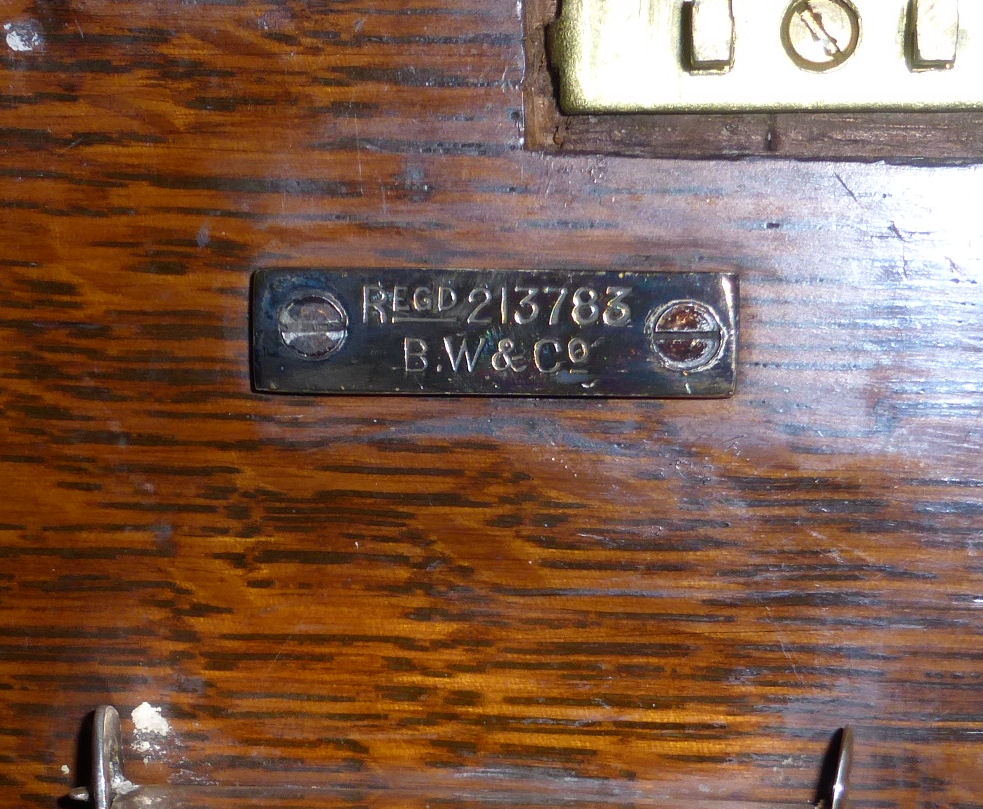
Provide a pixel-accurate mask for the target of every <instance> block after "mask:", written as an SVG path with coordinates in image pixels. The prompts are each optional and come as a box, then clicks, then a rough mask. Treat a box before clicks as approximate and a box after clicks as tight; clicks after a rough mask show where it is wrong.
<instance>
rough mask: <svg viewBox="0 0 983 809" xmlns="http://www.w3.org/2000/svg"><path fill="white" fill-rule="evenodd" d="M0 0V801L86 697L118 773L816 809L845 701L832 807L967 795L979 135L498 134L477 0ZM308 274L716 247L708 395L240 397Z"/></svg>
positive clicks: (492, 14) (516, 17) (972, 731)
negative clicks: (717, 338)
mask: <svg viewBox="0 0 983 809" xmlns="http://www.w3.org/2000/svg"><path fill="white" fill-rule="evenodd" d="M3 13H4V15H5V17H4V19H2V20H0V24H2V23H5V22H7V21H8V20H9V21H16V22H19V23H23V22H30V23H31V24H32V25H34V26H35V27H36V29H37V30H38V31H39V32H40V33H41V34H42V35H43V43H44V44H43V49H38V50H35V51H33V52H17V51H14V50H11V49H10V48H9V47H7V46H6V45H4V44H3V43H2V42H0V50H2V57H0V70H2V75H3V86H2V93H0V129H2V149H0V207H2V211H3V213H2V215H0V272H2V279H3V287H2V289H3V294H2V297H0V339H2V344H3V347H4V351H3V353H2V355H0V357H2V359H0V380H2V382H0V430H2V433H0V435H2V441H0V464H2V466H0V468H2V478H0V479H2V483H3V489H4V491H3V501H2V503H3V505H2V512H0V699H2V707H3V709H2V712H0V795H2V796H3V798H4V802H5V803H7V804H10V805H18V806H38V807H51V806H54V805H55V803H56V800H57V798H58V797H59V796H60V795H61V794H63V793H64V791H65V790H66V789H67V787H68V786H69V785H70V784H71V783H72V782H73V781H75V780H76V779H77V778H78V775H77V773H76V772H75V768H76V765H75V762H74V755H75V747H76V741H77V734H78V732H79V727H80V723H81V721H82V719H83V717H84V716H85V714H86V712H87V711H89V710H90V709H91V708H92V707H93V706H94V705H95V704H98V703H101V702H112V703H115V704H117V705H118V706H119V707H120V709H121V710H122V712H123V715H124V733H125V734H126V735H127V737H128V738H129V739H130V740H131V741H132V742H134V743H135V744H137V745H139V744H140V742H141V741H144V742H148V744H149V746H148V747H147V748H146V749H142V750H141V749H139V748H138V747H131V748H128V750H127V757H128V761H127V764H128V768H129V774H130V775H131V777H133V778H134V780H137V781H141V782H145V783H167V782H178V783H190V784H199V785H200V784H205V783H212V782H217V783H220V784H223V785H225V786H230V785H234V784H258V785H264V786H265V787H266V788H268V789H269V788H272V787H276V786H288V785H294V786H304V785H314V784H336V783H339V782H341V781H352V780H358V779H363V780H362V783H370V782H373V779H374V782H387V783H388V782H392V783H401V780H400V779H401V777H402V776H403V775H405V774H406V773H409V772H411V773H413V774H414V776H415V777H416V778H418V779H419V780H418V783H419V784H426V783H427V781H428V779H431V780H432V782H433V783H435V784H436V783H438V782H440V783H446V781H447V779H448V777H452V776H453V775H454V774H460V773H475V772H485V773H494V774H497V775H499V776H501V777H503V778H513V779H519V780H520V781H521V782H522V783H524V784H527V785H529V786H530V787H531V788H536V785H537V784H538V785H539V787H538V788H540V789H542V790H544V791H548V787H549V785H551V784H553V785H555V783H556V779H562V778H567V777H577V778H582V779H592V780H590V781H585V782H584V784H585V788H586V785H587V784H589V783H594V784H596V783H602V784H605V785H607V788H608V789H609V790H610V792H611V794H612V795H613V796H615V797H616V798H617V799H618V801H620V802H621V803H622V805H623V804H624V803H625V802H632V803H634V804H639V805H642V804H644V805H662V804H665V805H679V806H684V805H691V803H690V802H691V801H692V800H693V799H696V798H707V799H714V798H731V799H735V800H759V801H786V802H792V803H799V802H804V801H805V800H807V799H808V798H809V797H810V796H811V794H812V790H813V787H814V782H815V778H816V775H817V773H818V768H819V761H820V758H821V756H822V753H823V750H824V748H825V745H826V743H827V741H828V739H829V736H830V734H831V733H832V731H833V730H835V728H837V727H839V726H840V725H843V724H847V723H850V724H853V725H855V726H856V729H857V744H858V762H857V769H856V774H855V776H854V783H855V795H856V804H857V805H858V806H861V807H884V806H899V807H900V806H904V807H960V809H969V807H979V806H983V799H981V798H980V796H979V777H978V773H979V772H980V770H981V765H983V721H981V708H983V690H981V684H983V652H980V651H979V649H980V636H981V632H983V621H981V618H980V616H981V610H983V578H981V574H983V562H981V558H983V557H981V555H980V551H981V547H980V536H981V529H983V463H981V461H980V450H979V448H980V442H981V435H983V420H981V409H980V408H981V400H980V391H981V389H983V361H981V360H983V349H981V344H980V340H979V334H980V327H981V325H983V297H981V291H980V289H981V287H980V281H981V280H983V260H981V255H983V252H981V237H980V228H979V224H978V216H977V213H976V211H975V200H976V198H977V197H978V189H979V185H980V179H981V177H980V170H979V169H977V168H972V167H950V168H911V167H908V168H904V167H890V166H886V165H857V164H830V163H821V162H815V163H791V162H786V161H781V160H778V161H771V162H767V163H765V162H743V163H742V162H699V161H692V162H672V161H654V160H631V159H618V158H607V157H601V156H585V157H564V156H558V155H555V154H542V153H536V152H531V151H527V150H525V149H524V148H523V143H524V138H525V139H526V140H527V141H528V140H529V139H530V137H531V134H530V133H531V132H532V131H534V127H532V125H531V123H530V126H527V127H526V128H525V129H523V126H522V124H523V95H522V87H521V83H522V79H523V73H524V55H523V48H522V25H523V23H522V19H521V18H520V12H519V10H518V9H517V8H516V6H515V4H510V3H507V2H499V0H485V1H484V2H476V1H473V0H455V2H449V0H447V1H446V2H444V1H443V0H442V1H441V2H432V1H431V0H427V2H423V0H393V1H392V2H387V3H382V4H380V3H374V4H367V3H362V2H356V1H355V0H352V1H351V2H320V3H319V2H307V3H300V2H293V1H292V0H290V1H289V2H282V3H260V2H242V3H237V4H228V3H208V2H195V3H186V4H180V5H175V4H167V3H155V2H149V1H146V2H114V3H109V2H105V0H87V2H85V3H82V2H75V1H74V0H62V1H59V2H47V0H38V2H37V3H21V4H18V3H13V4H10V5H8V6H7V7H6V8H5V10H4V12H3ZM818 137H819V136H818V135H810V134H808V133H804V134H803V135H802V139H803V140H802V142H803V143H805V142H808V143H814V144H815V145H814V149H815V153H817V154H827V155H829V156H834V157H835V156H839V153H838V152H837V151H836V149H835V148H833V147H831V146H829V144H828V143H820V142H819V141H814V140H813V139H814V138H818ZM974 137H975V136H974ZM786 142H788V141H786ZM331 266H386V267H389V266H392V267H397V266H424V267H454V266H459V267H460V266H463V267H515V268H522V267H532V268H536V267H555V266H561V267H593V266H602V267H605V268H611V267H614V268H630V269H658V270H676V269H678V270H690V269H733V270H737V271H738V272H739V273H740V274H741V276H742V277H741V286H742V297H743V308H742V321H743V335H742V342H741V357H740V368H739V383H738V393H737V395H736V396H735V398H733V399H732V400H729V401H726V402H720V401H713V402H700V401H696V402H655V401H652V402H617V401H615V402H575V401H574V402H557V401H549V400H543V401H516V400H467V401H463V400H462V401H445V400H429V399H413V400H400V401H393V400H390V399H376V398H371V397H362V398H332V399H318V398H305V397H300V398H291V397H277V396H264V395H259V394H255V393H253V392H252V391H251V389H250V381H249V377H248V350H247V334H248V323H247V303H248V296H249V278H250V273H251V271H252V270H254V269H257V268H262V267H331ZM145 700H146V701H149V702H151V703H152V704H154V705H157V706H159V707H161V709H162V711H163V714H164V716H165V717H166V718H167V720H168V721H169V722H170V723H171V726H172V732H171V734H170V735H169V736H168V737H167V738H165V739H147V738H146V737H141V736H140V735H139V734H136V733H135V730H134V728H133V725H132V723H131V722H130V721H129V718H128V717H129V712H130V711H131V710H132V709H133V708H134V707H135V706H137V705H138V704H139V703H141V702H143V701H145ZM63 764H65V765H68V766H69V767H70V769H71V770H72V771H71V772H70V773H69V774H67V775H66V774H65V773H63V771H62V769H61V767H62V765H63ZM571 791H574V790H573V788H571ZM414 795H418V793H414ZM438 797H439V796H438ZM572 797H575V796H572ZM393 799H394V800H398V801H399V802H400V805H404V806H405V805H407V804H408V803H413V802H415V801H417V800H419V798H418V797H414V796H413V795H405V796H401V795H396V796H394V798H393ZM366 801H367V802H368V801H369V799H368V798H366ZM440 801H441V802H445V800H444V799H440ZM469 802H473V801H472V798H471V797H469V796H468V795H467V794H462V795H461V796H460V799H459V801H457V802H455V801H453V800H451V801H449V805H451V806H456V807H459V808H460V807H463V806H465V805H467V804H468V803H469Z"/></svg>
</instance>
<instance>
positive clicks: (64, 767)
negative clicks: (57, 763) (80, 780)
mask: <svg viewBox="0 0 983 809" xmlns="http://www.w3.org/2000/svg"><path fill="white" fill-rule="evenodd" d="M61 774H62V775H71V774H72V768H71V767H69V766H68V765H67V764H62V765H61Z"/></svg>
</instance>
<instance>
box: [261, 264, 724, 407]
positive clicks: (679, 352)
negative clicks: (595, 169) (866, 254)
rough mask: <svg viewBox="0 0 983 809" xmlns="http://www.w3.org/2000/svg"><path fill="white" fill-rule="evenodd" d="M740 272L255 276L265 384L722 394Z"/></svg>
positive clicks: (462, 391)
mask: <svg viewBox="0 0 983 809" xmlns="http://www.w3.org/2000/svg"><path fill="white" fill-rule="evenodd" d="M737 336H738V282H737V277H736V275H734V274H733V273H727V272H701V273H647V272H615V271H600V272H591V271H588V272H585V271H565V270H548V271H524V270H523V271H519V270H424V269H418V270H335V271H330V270H323V271H321V270H302V271H298V270H261V271H259V272H257V273H256V274H255V276H254V277H253V290H252V367H253V384H254V387H255V388H256V390H258V391H268V392H277V393H373V394H456V395H483V396H591V397H604V396H608V397H615V396H617V397H722V396H729V395H731V394H732V393H733V391H734V378H735V369H736V350H737Z"/></svg>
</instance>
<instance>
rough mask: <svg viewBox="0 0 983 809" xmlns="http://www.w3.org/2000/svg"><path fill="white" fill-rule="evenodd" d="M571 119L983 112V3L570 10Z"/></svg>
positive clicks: (704, 1)
mask: <svg viewBox="0 0 983 809" xmlns="http://www.w3.org/2000/svg"><path fill="white" fill-rule="evenodd" d="M550 52H551V62H552V64H553V67H554V69H555V71H556V73H557V75H558V79H559V96H560V98H559V101H560V107H561V109H562V111H563V112H564V113H566V114H585V113H607V112H708V113H734V112H782V111H810V112H826V111H838V110H856V111H881V110H884V111H887V110H894V111H915V110H917V111H925V110H936V111H942V110H970V109H980V108H983V83H981V82H980V81H979V76H981V75H983V3H979V2H967V1H966V0H963V2H962V3H960V2H958V0H643V2H628V1H627V0H564V1H563V3H562V4H561V9H560V16H559V19H558V20H557V21H556V22H555V23H554V24H553V25H552V26H551V30H550Z"/></svg>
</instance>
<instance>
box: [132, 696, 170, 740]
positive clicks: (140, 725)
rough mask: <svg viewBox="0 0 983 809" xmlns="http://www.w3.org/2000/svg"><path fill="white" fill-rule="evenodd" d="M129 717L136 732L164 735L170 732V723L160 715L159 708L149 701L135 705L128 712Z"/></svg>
mask: <svg viewBox="0 0 983 809" xmlns="http://www.w3.org/2000/svg"><path fill="white" fill-rule="evenodd" d="M130 718H131V719H132V720H133V724H134V725H135V726H136V729H137V733H149V734H151V735H153V736H166V735H167V734H168V733H170V732H171V725H170V723H169V722H168V721H167V720H166V719H165V718H164V717H163V716H161V714H160V708H156V707H154V706H153V705H151V704H150V703H149V702H143V703H141V704H139V705H137V707H136V708H134V709H133V712H132V713H131V714H130Z"/></svg>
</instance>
